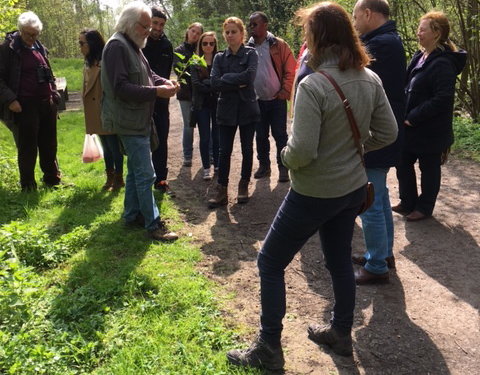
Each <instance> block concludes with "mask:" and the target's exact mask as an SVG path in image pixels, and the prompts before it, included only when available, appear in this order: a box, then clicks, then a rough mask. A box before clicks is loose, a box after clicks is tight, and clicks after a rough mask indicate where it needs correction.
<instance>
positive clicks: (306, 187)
mask: <svg viewBox="0 0 480 375" xmlns="http://www.w3.org/2000/svg"><path fill="white" fill-rule="evenodd" d="M319 70H325V71H326V72H327V73H329V74H330V75H331V76H332V77H333V78H334V79H335V80H336V81H337V83H338V85H339V86H340V87H341V89H342V91H343V92H344V94H345V96H346V97H347V99H348V100H349V101H350V104H351V106H352V110H353V113H354V116H355V119H356V121H357V124H358V127H359V129H360V133H361V140H362V143H363V145H364V149H365V151H366V152H368V151H371V150H376V149H379V148H382V147H385V146H387V145H389V144H391V143H392V142H394V141H395V139H396V138H397V132H398V129H397V125H396V121H395V117H394V115H393V112H392V109H391V108H390V104H389V103H388V100H387V97H386V95H385V92H384V90H383V87H382V82H381V80H380V78H379V77H378V76H377V75H376V74H375V73H374V72H372V71H371V70H369V69H366V68H365V69H362V70H354V69H349V70H346V71H343V72H341V71H340V70H339V69H338V65H337V64H336V63H324V64H322V65H321V66H320V67H319ZM294 108H295V112H294V113H295V114H294V119H293V125H292V131H291V135H290V137H289V139H288V143H287V146H285V148H284V149H283V150H282V162H283V164H284V165H285V166H286V167H287V168H289V169H290V177H291V186H292V189H293V190H295V191H296V192H298V193H300V194H303V195H306V196H310V197H317V198H336V197H342V196H344V195H346V194H348V193H351V192H352V191H354V190H356V189H358V188H360V187H361V186H363V185H365V184H366V183H367V176H366V173H365V168H364V167H363V165H362V163H361V159H360V156H359V155H358V153H357V149H356V147H355V144H354V141H353V136H352V131H351V129H350V124H349V122H348V119H347V116H346V114H345V110H344V108H343V104H342V101H341V100H340V98H339V96H338V94H337V92H336V91H335V89H334V88H333V86H332V84H331V83H330V82H329V81H328V80H327V79H326V78H325V77H324V76H322V75H321V74H319V73H312V74H311V75H309V76H307V77H305V78H304V79H303V80H302V81H301V82H300V84H299V86H298V92H297V96H296V98H295V107H294Z"/></svg>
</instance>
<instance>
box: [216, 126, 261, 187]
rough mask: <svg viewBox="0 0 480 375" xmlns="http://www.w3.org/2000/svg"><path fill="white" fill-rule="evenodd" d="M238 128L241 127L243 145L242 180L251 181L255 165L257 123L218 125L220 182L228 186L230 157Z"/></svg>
mask: <svg viewBox="0 0 480 375" xmlns="http://www.w3.org/2000/svg"><path fill="white" fill-rule="evenodd" d="M237 128H239V129H240V143H241V146H242V169H241V172H240V174H241V176H242V180H246V181H250V177H251V175H252V165H253V137H254V135H255V123H251V124H247V125H242V126H226V125H220V126H219V127H218V136H219V148H220V150H219V161H218V163H219V164H218V183H219V184H220V185H223V186H228V176H229V175H230V157H231V156H232V151H233V142H234V140H235V133H236V132H237Z"/></svg>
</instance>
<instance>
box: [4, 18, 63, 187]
mask: <svg viewBox="0 0 480 375" xmlns="http://www.w3.org/2000/svg"><path fill="white" fill-rule="evenodd" d="M42 27H43V25H42V22H41V21H40V19H39V18H38V16H37V15H36V14H35V13H33V12H25V13H22V14H21V15H20V16H19V17H18V31H15V32H12V33H9V34H7V37H6V38H5V41H4V43H3V44H2V45H1V46H0V118H1V119H2V120H3V121H4V122H5V123H6V124H7V126H8V127H9V128H10V130H11V131H12V132H13V135H14V138H15V143H16V145H17V150H18V169H19V172H20V185H21V189H22V191H34V190H36V189H37V183H36V180H35V164H36V162H37V154H38V156H39V159H40V168H41V169H42V172H43V182H44V183H45V185H46V186H47V187H57V186H58V185H60V170H59V169H58V164H57V159H56V158H57V106H56V104H57V103H58V100H59V98H60V96H59V94H58V92H57V90H56V86H55V79H54V77H53V73H52V70H51V68H50V63H49V61H48V58H47V50H46V48H45V47H44V46H43V45H42V44H41V43H40V42H39V41H38V40H37V38H38V36H39V35H40V32H41V31H42Z"/></svg>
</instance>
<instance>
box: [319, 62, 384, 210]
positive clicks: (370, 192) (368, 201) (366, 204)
mask: <svg viewBox="0 0 480 375" xmlns="http://www.w3.org/2000/svg"><path fill="white" fill-rule="evenodd" d="M319 73H320V74H322V75H323V76H324V77H325V78H326V79H328V80H329V81H330V83H331V84H332V86H333V87H334V88H335V91H336V92H337V94H338V96H339V97H340V99H341V100H342V103H343V108H344V109H345V113H346V114H347V118H348V122H349V123H350V128H351V129H352V133H353V140H354V142H355V146H356V147H357V152H358V155H360V158H361V159H362V165H363V167H365V159H364V158H363V148H362V145H361V143H360V130H358V125H357V121H355V116H353V112H352V107H350V102H349V101H348V99H347V98H346V97H345V94H344V93H343V91H342V89H341V88H340V86H338V84H337V82H336V81H335V79H333V77H332V76H331V75H330V74H328V73H327V72H324V71H323V70H320V71H319ZM374 200H375V188H374V186H373V184H372V183H371V182H368V183H367V194H366V197H365V200H364V201H363V203H362V205H361V206H360V210H359V211H358V214H357V215H360V214H363V213H364V212H365V211H367V210H368V209H369V208H370V206H371V205H372V204H373V202H374Z"/></svg>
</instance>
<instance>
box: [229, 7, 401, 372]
mask: <svg viewBox="0 0 480 375" xmlns="http://www.w3.org/2000/svg"><path fill="white" fill-rule="evenodd" d="M297 16H298V19H299V21H300V24H301V25H302V26H303V29H304V32H305V36H306V41H307V46H308V50H309V52H310V56H309V61H308V64H309V66H310V67H311V68H312V70H313V71H314V72H313V73H312V74H310V75H308V76H307V77H305V78H304V79H303V80H302V81H301V82H300V83H299V85H298V92H297V96H296V100H295V111H294V119H293V125H292V132H291V135H290V138H289V140H288V143H287V146H286V147H285V148H284V149H283V150H282V162H283V163H284V165H285V166H286V167H287V168H289V170H290V177H291V189H290V191H289V192H288V194H287V196H286V197H285V199H284V201H283V203H282V205H281V207H280V208H279V210H278V213H277V215H276V217H275V219H274V221H273V223H272V225H271V227H270V230H269V232H268V234H267V237H266V239H265V242H264V244H263V247H262V249H261V251H260V253H259V256H258V268H259V272H260V289H261V306H262V312H261V318H260V321H261V328H260V334H259V336H258V338H257V339H256V340H255V341H254V343H253V344H252V346H250V348H249V349H247V350H232V351H230V352H228V354H227V357H228V359H229V361H230V362H231V363H233V364H236V365H240V366H259V367H265V368H267V369H271V370H278V369H281V368H282V367H283V365H284V363H285V361H284V357H283V351H282V346H281V342H280V339H281V333H282V320H283V317H284V315H285V311H286V296H285V280H284V272H285V268H286V267H287V266H288V264H289V263H290V262H291V260H292V259H293V257H294V256H295V254H296V253H297V252H298V251H299V250H300V249H301V248H302V246H303V245H304V244H305V243H306V242H307V240H308V239H309V238H310V237H311V236H313V235H314V234H316V233H318V234H319V236H320V241H321V244H322V249H321V251H323V254H324V259H325V263H326V267H327V269H328V271H329V272H330V275H331V279H332V284H333V294H334V297H335V304H334V307H333V315H332V319H331V322H330V324H329V325H327V326H325V327H320V326H318V325H316V324H315V325H310V326H309V327H308V337H309V338H310V339H311V340H312V341H314V342H315V343H317V344H325V345H328V346H330V347H331V348H332V350H333V352H334V353H336V354H339V355H344V356H351V355H352V336H351V329H352V325H353V310H354V307H355V278H354V274H353V267H352V262H351V252H352V247H351V242H352V235H353V227H354V223H355V218H356V216H357V214H358V212H359V209H360V207H361V206H362V203H363V202H364V200H365V196H366V184H367V176H366V172H365V167H364V166H363V165H362V158H361V156H360V155H359V153H358V149H357V147H356V145H355V141H354V137H353V133H352V128H351V127H350V121H349V120H348V117H347V114H346V110H345V108H344V104H343V102H342V100H341V99H340V96H339V94H338V93H337V91H336V89H335V88H334V86H333V85H332V83H331V82H330V81H329V79H330V78H332V79H333V80H334V81H336V83H337V85H338V86H339V88H340V89H341V90H342V91H343V93H344V95H345V97H346V98H347V99H348V101H349V102H350V105H351V110H352V111H353V116H354V118H355V119H356V122H357V124H358V128H359V138H360V139H359V140H360V143H361V145H363V148H364V149H365V151H370V150H373V149H378V148H381V147H384V146H386V145H388V144H390V143H392V142H393V141H395V139H396V136H397V126H396V124H395V117H394V116H393V113H392V110H391V108H390V105H389V104H388V100H387V98H386V96H385V92H384V91H383V88H382V82H381V80H380V78H378V76H377V75H376V74H375V73H373V72H372V71H370V70H369V69H367V68H365V66H367V65H368V63H369V61H370V58H369V56H368V55H367V53H366V52H365V49H364V47H363V46H362V44H361V43H360V40H359V38H358V36H357V33H356V32H355V30H354V29H353V26H352V23H351V21H350V16H349V15H348V13H347V12H346V11H345V10H344V9H343V8H342V7H341V6H340V5H338V4H336V3H332V2H320V3H317V4H315V5H313V6H311V7H309V8H304V9H301V10H299V11H298V12H297ZM321 72H323V73H326V74H327V76H329V77H330V78H327V77H326V76H324V75H323V74H322V73H321ZM319 251H320V250H319Z"/></svg>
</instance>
